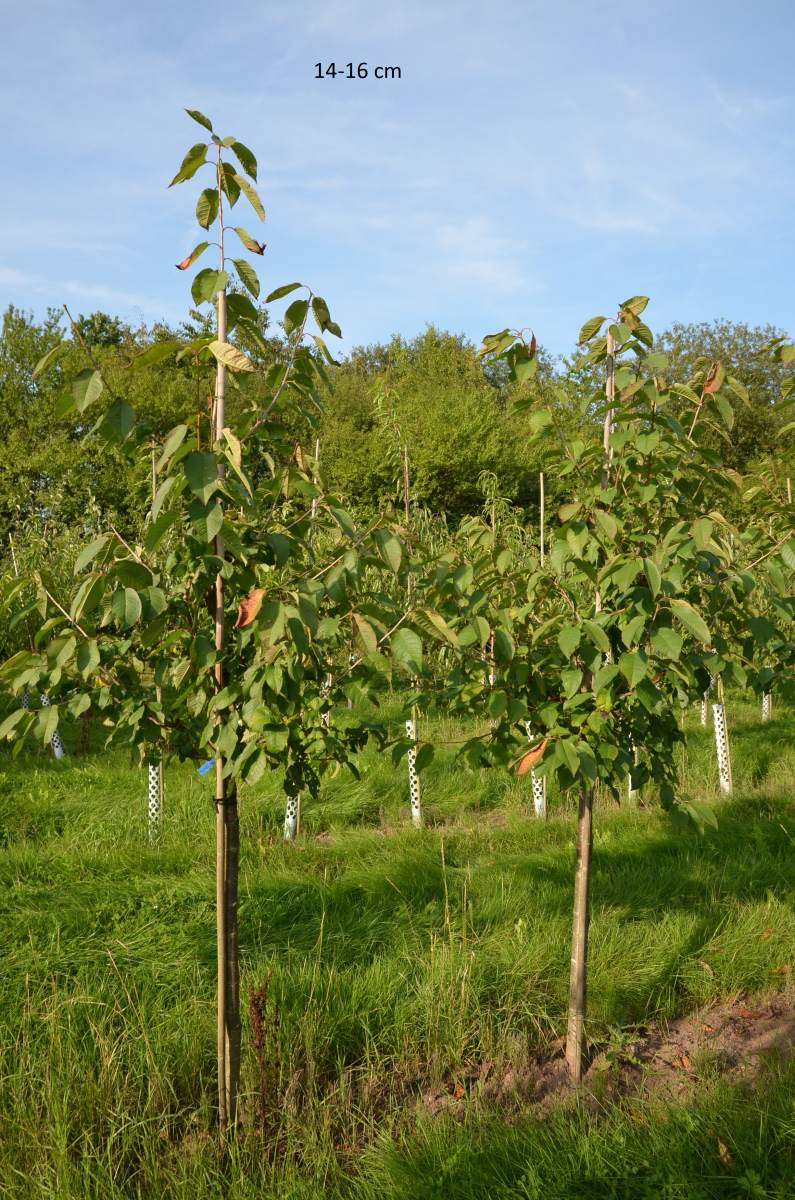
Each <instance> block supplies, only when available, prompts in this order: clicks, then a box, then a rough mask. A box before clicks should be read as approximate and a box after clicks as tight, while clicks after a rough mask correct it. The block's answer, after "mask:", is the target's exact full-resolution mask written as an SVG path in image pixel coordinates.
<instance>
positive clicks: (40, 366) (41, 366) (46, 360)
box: [33, 342, 67, 379]
mask: <svg viewBox="0 0 795 1200" xmlns="http://www.w3.org/2000/svg"><path fill="white" fill-rule="evenodd" d="M66 346H67V343H66V342H58V343H57V344H56V345H55V346H53V347H52V349H51V350H48V351H47V353H46V354H44V355H43V356H42V357H41V358H40V359H39V361H38V362H37V363H36V365H35V367H34V368H33V378H34V379H38V377H39V375H41V373H42V371H46V369H47V367H49V365H50V363H51V362H52V361H53V359H55V358H57V357H58V355H59V354H61V353H62V351H63V350H65V349H66Z"/></svg>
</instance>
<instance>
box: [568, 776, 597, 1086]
mask: <svg viewBox="0 0 795 1200" xmlns="http://www.w3.org/2000/svg"><path fill="white" fill-rule="evenodd" d="M592 847H593V789H592V788H582V790H581V791H580V805H579V813H578V817H577V869H576V872H575V876H574V913H573V920H572V933H571V972H570V976H569V1021H568V1028H567V1031H566V1062H567V1064H568V1068H569V1074H570V1075H571V1079H572V1082H573V1083H580V1082H581V1081H582V1074H583V1058H584V1049H585V1009H586V998H587V997H586V986H587V978H588V924H589V915H590V888H591V850H592Z"/></svg>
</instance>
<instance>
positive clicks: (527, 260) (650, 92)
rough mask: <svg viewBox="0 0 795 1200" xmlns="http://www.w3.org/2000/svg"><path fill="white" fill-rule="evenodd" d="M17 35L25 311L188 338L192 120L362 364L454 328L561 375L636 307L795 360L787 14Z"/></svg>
mask: <svg viewBox="0 0 795 1200" xmlns="http://www.w3.org/2000/svg"><path fill="white" fill-rule="evenodd" d="M3 7H4V9H5V21H4V39H3V44H2V47H0V93H2V104H3V112H4V114H5V118H6V119H5V121H4V126H5V133H4V155H3V158H4V167H3V170H2V177H3V205H2V208H3V214H4V215H3V221H2V223H0V304H2V306H3V307H5V305H6V304H7V303H9V302H13V303H15V304H17V305H20V306H22V307H24V308H29V309H32V310H33V311H34V312H36V313H39V314H41V313H43V312H44V310H45V308H46V306H47V305H48V304H52V305H59V304H60V303H62V302H63V301H66V302H67V303H68V304H69V306H70V308H73V311H74V310H77V311H80V312H89V311H91V310H93V309H96V308H102V309H105V310H107V311H111V312H114V313H118V314H120V315H122V316H124V317H125V318H127V319H129V320H133V321H135V320H138V319H143V320H147V321H151V320H153V319H155V318H157V317H161V316H164V317H166V318H168V319H171V320H179V319H180V318H181V317H182V316H183V315H184V314H185V312H186V310H187V307H188V303H189V299H188V283H189V281H188V280H187V279H186V278H185V276H184V275H182V274H180V273H179V272H177V271H176V270H174V267H173V264H174V263H175V262H177V261H178V260H179V259H180V258H182V257H183V256H184V255H185V254H186V253H187V252H188V250H189V249H190V248H191V246H192V245H193V244H194V242H195V241H197V240H198V236H196V235H197V233H198V230H196V228H195V225H194V221H193V205H194V202H195V196H196V194H197V193H198V190H199V188H198V187H197V186H196V183H195V181H193V182H191V183H188V184H184V185H182V187H181V188H174V189H172V190H171V191H168V190H166V184H167V183H168V181H169V179H170V178H171V177H172V175H173V174H174V172H175V171H176V169H177V167H178V165H179V162H180V160H181V158H182V155H183V153H184V151H185V149H187V147H188V146H189V145H191V144H192V143H193V142H195V141H197V140H199V138H200V135H201V130H200V128H199V127H198V126H197V125H194V124H193V122H191V121H190V120H189V119H188V118H187V117H186V116H185V114H184V112H183V107H185V106H187V107H195V108H199V109H201V110H203V111H204V112H206V113H207V114H208V115H210V116H211V117H212V119H213V121H214V124H215V127H216V129H217V130H218V131H219V132H221V133H222V134H227V133H233V134H235V135H236V136H237V137H239V138H240V140H241V141H243V142H245V143H246V144H248V145H249V146H250V147H251V148H252V149H253V150H254V152H255V154H256V155H257V157H258V159H259V163H260V191H261V194H262V196H263V199H264V202H265V206H266V208H267V210H268V221H267V225H266V227H264V229H263V231H262V232H263V236H264V239H265V240H266V241H267V242H268V250H267V251H266V256H265V259H264V260H263V261H262V270H261V274H262V277H263V280H264V285H265V287H266V289H268V290H269V289H270V288H271V287H272V286H275V285H276V284H279V283H283V282H287V281H290V280H293V279H301V280H303V281H305V282H307V283H309V284H311V285H312V286H313V287H314V288H315V290H316V291H319V292H320V293H321V294H322V295H324V296H325V297H326V299H327V300H328V302H329V305H330V307H331V310H332V313H333V315H334V316H335V318H336V319H337V320H338V321H339V323H340V325H341V326H342V329H343V333H344V334H345V338H344V342H343V348H344V350H348V349H350V347H351V346H353V345H357V344H362V343H368V342H372V341H376V340H383V339H386V338H388V337H389V335H390V334H392V333H393V332H399V333H402V334H404V335H406V336H411V335H413V334H415V333H418V332H421V331H422V329H423V328H424V327H425V325H426V323H429V322H433V323H434V324H436V325H438V326H440V327H442V328H446V329H450V330H453V331H456V332H463V333H465V334H467V335H468V336H469V337H471V338H472V339H473V340H478V339H479V338H480V337H481V336H482V334H483V333H485V332H489V331H491V330H493V329H495V328H501V327H503V326H505V325H511V326H517V325H521V326H532V327H533V328H534V329H535V331H536V333H537V335H538V337H539V340H540V341H541V342H543V343H544V344H545V345H546V346H548V347H549V348H550V349H551V350H553V351H555V352H559V353H562V352H565V351H567V350H568V349H569V348H570V346H571V345H572V343H573V341H574V339H575V338H576V334H577V330H578V329H579V326H580V324H581V323H582V321H583V320H584V319H585V318H586V317H588V316H591V315H592V314H594V313H597V312H610V311H611V310H612V308H613V307H614V306H615V304H616V302H618V301H620V300H621V299H623V298H625V297H626V296H627V295H630V294H633V293H636V292H645V293H648V294H650V295H651V297H652V305H651V306H650V308H649V310H648V318H649V322H650V324H651V325H652V326H653V327H655V328H657V329H661V328H663V327H664V326H666V325H667V324H669V323H670V322H671V321H673V320H676V319H679V320H684V321H695V320H702V319H703V320H709V319H712V318H713V317H728V318H731V319H735V320H746V321H749V322H752V323H757V322H758V323H762V322H766V321H771V322H773V323H775V324H777V325H780V326H782V327H784V328H785V329H787V330H788V331H789V332H790V333H795V288H794V287H793V278H794V277H795V255H793V250H794V249H795V236H794V233H793V230H794V217H795V121H793V100H794V98H795V86H793V78H795V72H793V70H792V62H791V56H792V45H793V35H795V8H794V7H793V6H792V5H791V4H788V3H786V2H785V0H777V2H771V0H758V2H757V4H755V5H754V6H753V7H750V6H748V5H747V4H740V3H738V2H735V0H722V2H716V0H697V2H695V3H694V2H692V0H691V2H690V3H687V4H685V3H679V2H665V0H645V2H644V0H638V2H637V3H635V4H634V5H627V4H626V2H622V3H613V2H612V0H604V2H603V3H600V4H596V3H585V2H582V0H580V2H574V0H558V2H557V3H554V4H551V3H545V4H540V3H533V2H527V0H525V2H524V3H515V2H513V0H507V2H506V3H503V4H502V5H501V6H499V7H496V6H493V5H491V4H486V3H467V2H465V0H464V2H459V3H455V4H453V3H449V2H448V0H425V2H424V3H420V2H417V0H402V2H398V3H394V4H391V5H386V4H384V5H374V4H372V3H365V2H363V0H326V2H325V3H320V2H317V0H297V2H296V3H294V4H292V5H287V4H284V3H279V4H277V3H271V2H269V0H268V2H260V3H243V2H235V0H229V2H228V3H227V4H225V5H210V4H205V3H202V2H201V0H193V2H191V3H187V2H185V0H171V2H170V3H168V4H166V3H163V2H162V0H159V2H157V3H153V2H152V0H137V2H136V3H135V4H132V5H129V6H124V7H122V6H121V5H109V4H107V3H106V2H104V3H101V4H100V3H96V2H95V0H80V2H74V0H71V2H70V0H59V3H51V2H49V0H28V3H27V4H26V5H21V4H15V5H13V6H12V5H11V4H10V3H9V0H5V4H4V6H3ZM318 60H320V61H322V62H323V63H324V64H325V63H327V62H329V61H335V62H337V63H347V62H348V61H351V60H352V61H353V62H354V63H358V62H360V61H366V62H367V63H368V64H369V65H370V67H371V68H372V67H374V66H375V65H377V64H384V65H390V66H393V65H395V66H399V67H400V68H401V70H402V79H401V80H400V81H395V80H385V81H378V80H375V79H373V78H372V76H371V77H370V78H368V79H367V80H366V81H359V80H354V81H348V80H340V79H336V80H332V79H323V80H322V81H318V80H316V79H315V78H314V77H313V75H314V64H315V63H316V62H317V61H318ZM242 204H243V202H242V201H241V207H242ZM241 207H238V208H237V209H236V210H235V212H236V214H237V213H239V212H240V211H241ZM243 223H244V224H246V225H247V226H248V227H249V228H250V229H251V231H252V232H253V233H255V235H258V226H257V222H256V219H255V218H254V217H253V214H252V216H251V218H249V216H248V214H247V215H246V218H245V221H244V222H243Z"/></svg>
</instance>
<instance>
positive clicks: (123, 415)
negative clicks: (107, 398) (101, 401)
mask: <svg viewBox="0 0 795 1200" xmlns="http://www.w3.org/2000/svg"><path fill="white" fill-rule="evenodd" d="M102 428H103V429H104V430H105V431H106V432H107V433H110V434H111V436H112V437H113V438H114V440H115V441H117V442H123V441H124V440H125V439H126V438H128V437H129V436H130V434H131V433H132V431H133V429H135V409H134V408H132V406H131V405H129V404H128V403H127V401H126V400H115V401H114V402H113V404H111V406H110V408H109V409H108V411H107V412H106V413H105V416H104V419H103V421H102Z"/></svg>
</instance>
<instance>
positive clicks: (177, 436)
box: [155, 425, 188, 475]
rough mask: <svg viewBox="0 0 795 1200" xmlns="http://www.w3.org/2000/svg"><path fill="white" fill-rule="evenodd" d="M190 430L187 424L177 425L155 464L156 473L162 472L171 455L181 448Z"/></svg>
mask: <svg viewBox="0 0 795 1200" xmlns="http://www.w3.org/2000/svg"><path fill="white" fill-rule="evenodd" d="M187 432H188V427H187V425H175V426H174V428H173V429H172V430H171V433H170V434H169V435H168V437H167V438H166V440H165V442H164V443H163V449H162V451H161V454H160V458H159V459H158V460H157V464H156V466H155V474H158V475H159V474H160V472H161V471H162V470H163V467H164V466H165V465H166V463H167V462H168V460H169V459H170V458H171V456H172V455H173V454H174V453H175V452H176V451H177V450H178V449H179V448H180V446H181V445H182V443H183V442H184V440H185V435H186V434H187Z"/></svg>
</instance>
